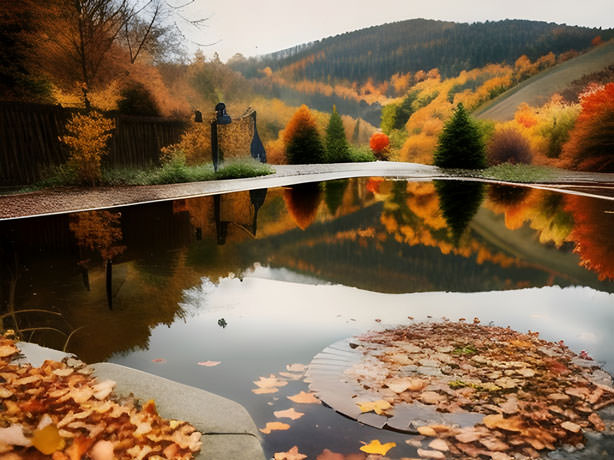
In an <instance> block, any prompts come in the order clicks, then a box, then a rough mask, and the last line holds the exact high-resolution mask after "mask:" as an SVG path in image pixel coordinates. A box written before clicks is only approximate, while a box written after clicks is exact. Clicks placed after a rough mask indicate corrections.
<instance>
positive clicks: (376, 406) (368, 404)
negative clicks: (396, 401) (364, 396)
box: [356, 399, 392, 415]
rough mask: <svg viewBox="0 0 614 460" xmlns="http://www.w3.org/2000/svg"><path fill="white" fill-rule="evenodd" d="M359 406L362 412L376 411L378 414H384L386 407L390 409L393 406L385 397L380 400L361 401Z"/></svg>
mask: <svg viewBox="0 0 614 460" xmlns="http://www.w3.org/2000/svg"><path fill="white" fill-rule="evenodd" d="M356 404H358V407H360V411H361V412H371V411H374V412H375V413H376V414H380V415H381V414H383V413H384V411H385V410H386V409H390V408H391V407H392V406H391V405H390V403H389V402H388V401H386V400H384V399H380V400H378V401H359V402H357V403H356Z"/></svg>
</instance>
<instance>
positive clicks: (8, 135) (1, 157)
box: [0, 102, 188, 186]
mask: <svg viewBox="0 0 614 460" xmlns="http://www.w3.org/2000/svg"><path fill="white" fill-rule="evenodd" d="M75 112H76V110H74V109H66V108H62V107H61V106H52V105H43V104H28V103H17V102H1V103H0V186H8V185H25V184H31V183H33V182H36V181H37V180H39V179H40V178H41V176H42V175H43V174H44V173H45V172H46V171H49V170H50V169H52V168H54V167H57V166H59V165H61V164H63V163H65V162H66V160H67V158H68V153H67V151H66V149H65V148H64V146H63V145H62V143H61V142H60V140H59V138H60V136H62V134H63V131H64V126H65V124H66V121H67V120H68V119H69V118H70V116H71V114H72V113H75ZM109 116H112V118H113V119H114V120H115V123H116V129H115V130H114V132H113V136H112V137H111V140H110V142H109V155H108V156H107V157H106V158H105V159H104V160H103V161H104V164H106V165H108V166H112V167H132V168H145V167H151V166H154V165H157V164H158V163H159V156H160V149H161V148H162V147H165V146H167V145H170V144H173V143H176V142H178V140H179V138H180V136H181V134H182V133H183V132H184V131H185V129H186V127H187V126H188V123H187V121H185V120H176V119H167V118H158V117H137V116H128V115H117V114H110V115H109Z"/></svg>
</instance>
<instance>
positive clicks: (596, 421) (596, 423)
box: [588, 412, 605, 431]
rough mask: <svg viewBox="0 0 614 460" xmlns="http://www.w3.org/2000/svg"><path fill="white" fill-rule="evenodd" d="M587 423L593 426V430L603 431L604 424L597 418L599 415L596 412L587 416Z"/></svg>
mask: <svg viewBox="0 0 614 460" xmlns="http://www.w3.org/2000/svg"><path fill="white" fill-rule="evenodd" d="M588 421H589V422H591V423H592V424H593V426H594V427H595V430H597V431H603V430H605V423H603V420H601V417H599V415H598V414H597V413H596V412H593V413H592V414H591V415H589V416H588Z"/></svg>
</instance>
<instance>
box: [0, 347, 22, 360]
mask: <svg viewBox="0 0 614 460" xmlns="http://www.w3.org/2000/svg"><path fill="white" fill-rule="evenodd" d="M18 352H19V350H18V349H17V347H16V346H15V345H12V344H11V345H0V358H7V357H9V356H11V355H14V354H15V353H18Z"/></svg>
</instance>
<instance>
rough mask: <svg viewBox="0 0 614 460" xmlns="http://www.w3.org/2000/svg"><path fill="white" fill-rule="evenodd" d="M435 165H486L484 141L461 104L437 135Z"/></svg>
mask: <svg viewBox="0 0 614 460" xmlns="http://www.w3.org/2000/svg"><path fill="white" fill-rule="evenodd" d="M434 160H435V165H436V166H439V167H441V168H460V169H483V168H484V167H486V157H485V155H484V142H483V141H482V134H481V133H480V130H479V128H478V127H477V125H476V124H475V123H474V122H473V121H472V120H471V119H470V117H469V115H468V114H467V111H466V110H465V108H464V107H463V104H458V106H457V107H456V109H455V110H454V114H453V115H452V118H451V119H450V120H449V121H448V122H447V123H446V125H445V127H444V128H443V132H442V133H441V134H440V136H439V143H438V145H437V149H436V151H435V158H434Z"/></svg>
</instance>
